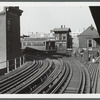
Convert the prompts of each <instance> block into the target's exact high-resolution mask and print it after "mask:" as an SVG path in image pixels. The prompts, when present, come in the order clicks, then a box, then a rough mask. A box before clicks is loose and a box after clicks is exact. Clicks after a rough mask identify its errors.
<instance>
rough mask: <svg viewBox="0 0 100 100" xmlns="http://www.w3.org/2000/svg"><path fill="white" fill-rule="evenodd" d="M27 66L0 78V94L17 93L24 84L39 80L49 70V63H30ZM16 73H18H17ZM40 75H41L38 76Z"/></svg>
mask: <svg viewBox="0 0 100 100" xmlns="http://www.w3.org/2000/svg"><path fill="white" fill-rule="evenodd" d="M30 63H31V64H28V66H25V67H23V68H22V70H21V69H20V71H19V70H18V71H19V72H18V71H15V72H12V73H10V74H8V75H5V77H1V78H0V93H15V92H16V93H17V91H19V90H21V89H22V87H24V86H26V84H28V83H31V81H33V80H34V79H36V77H37V79H38V78H39V76H41V75H42V74H43V73H45V72H46V71H47V70H48V69H50V67H51V65H50V66H49V61H48V60H45V61H43V62H42V61H35V62H30ZM17 72H18V73H17ZM40 74H41V75H40Z"/></svg>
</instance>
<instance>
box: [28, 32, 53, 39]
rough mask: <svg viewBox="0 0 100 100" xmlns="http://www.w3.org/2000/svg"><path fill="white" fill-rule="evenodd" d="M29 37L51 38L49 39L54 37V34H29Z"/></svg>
mask: <svg viewBox="0 0 100 100" xmlns="http://www.w3.org/2000/svg"><path fill="white" fill-rule="evenodd" d="M29 37H30V38H51V37H54V33H53V32H50V33H43V32H36V33H34V32H30V34H29Z"/></svg>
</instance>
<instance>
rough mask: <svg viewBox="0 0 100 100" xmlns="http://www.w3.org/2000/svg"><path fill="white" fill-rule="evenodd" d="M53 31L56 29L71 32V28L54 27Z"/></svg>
mask: <svg viewBox="0 0 100 100" xmlns="http://www.w3.org/2000/svg"><path fill="white" fill-rule="evenodd" d="M53 31H54V32H55V31H57V32H58V31H64V32H65V31H67V32H71V29H70V28H54V29H53Z"/></svg>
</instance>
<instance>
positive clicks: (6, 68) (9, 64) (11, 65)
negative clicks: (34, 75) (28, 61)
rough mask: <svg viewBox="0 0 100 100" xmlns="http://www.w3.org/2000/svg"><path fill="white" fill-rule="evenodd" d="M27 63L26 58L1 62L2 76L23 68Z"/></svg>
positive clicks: (0, 70)
mask: <svg viewBox="0 0 100 100" xmlns="http://www.w3.org/2000/svg"><path fill="white" fill-rule="evenodd" d="M24 63H25V56H21V57H18V58H14V59H10V60H7V61H4V62H0V68H1V69H0V76H1V75H4V74H5V73H9V72H11V71H13V70H16V69H17V68H19V67H21V66H22V65H23V64H24Z"/></svg>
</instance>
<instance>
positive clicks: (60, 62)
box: [0, 57, 97, 94]
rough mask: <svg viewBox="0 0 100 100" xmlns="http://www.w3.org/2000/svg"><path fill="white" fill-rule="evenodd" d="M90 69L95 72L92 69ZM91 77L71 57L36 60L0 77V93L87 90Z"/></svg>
mask: <svg viewBox="0 0 100 100" xmlns="http://www.w3.org/2000/svg"><path fill="white" fill-rule="evenodd" d="M96 71H97V69H95V72H96ZM90 73H92V74H91V77H92V76H95V75H96V74H95V73H94V72H92V69H90ZM90 79H91V78H90V75H89V72H88V70H87V69H86V68H85V67H84V66H83V65H82V64H81V63H80V62H78V61H77V60H75V59H73V58H67V57H63V58H58V59H52V60H51V59H45V60H36V61H30V62H28V63H27V64H26V66H24V67H21V68H20V69H17V70H15V71H14V72H12V73H9V74H8V75H5V76H2V77H0V93H1V94H2V93H8V94H13V93H16V94H24V93H25V94H26V93H28V94H29V93H31V94H33V93H45V94H48V93H49V94H50V93H51V94H54V93H55V94H58V93H60V94H61V93H62V94H65V93H66V94H69V93H70V94H75V93H90V92H91V84H93V85H94V84H95V82H93V81H92V82H93V83H90V82H91V80H90Z"/></svg>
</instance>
